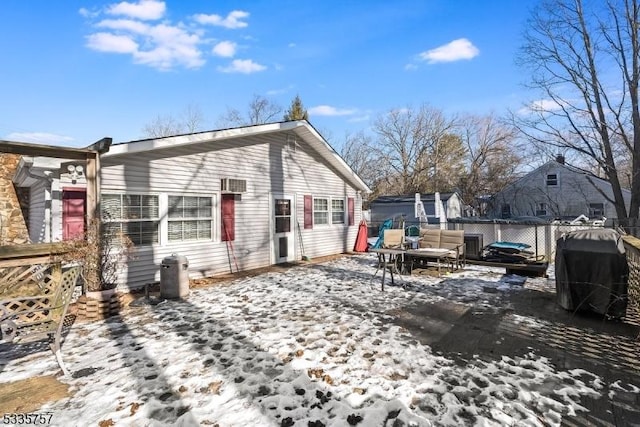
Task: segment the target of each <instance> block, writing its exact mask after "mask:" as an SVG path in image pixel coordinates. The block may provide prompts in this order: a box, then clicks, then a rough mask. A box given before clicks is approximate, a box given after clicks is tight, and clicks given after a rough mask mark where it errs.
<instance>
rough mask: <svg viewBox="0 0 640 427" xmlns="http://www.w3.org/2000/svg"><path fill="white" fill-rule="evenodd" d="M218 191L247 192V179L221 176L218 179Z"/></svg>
mask: <svg viewBox="0 0 640 427" xmlns="http://www.w3.org/2000/svg"><path fill="white" fill-rule="evenodd" d="M220 191H222V192H223V193H234V194H238V193H246V192H247V180H246V179H233V178H222V179H221V180H220Z"/></svg>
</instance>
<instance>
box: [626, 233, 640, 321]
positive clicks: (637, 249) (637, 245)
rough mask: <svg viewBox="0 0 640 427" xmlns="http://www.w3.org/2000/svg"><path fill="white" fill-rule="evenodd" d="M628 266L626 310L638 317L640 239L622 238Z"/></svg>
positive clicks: (639, 311) (639, 305)
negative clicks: (630, 310) (627, 300)
mask: <svg viewBox="0 0 640 427" xmlns="http://www.w3.org/2000/svg"><path fill="white" fill-rule="evenodd" d="M622 240H623V242H624V248H625V250H626V254H627V264H628V265H629V290H628V291H627V293H628V295H629V306H628V309H632V310H635V311H636V314H639V315H640V239H638V238H637V237H633V236H624V237H623V238H622Z"/></svg>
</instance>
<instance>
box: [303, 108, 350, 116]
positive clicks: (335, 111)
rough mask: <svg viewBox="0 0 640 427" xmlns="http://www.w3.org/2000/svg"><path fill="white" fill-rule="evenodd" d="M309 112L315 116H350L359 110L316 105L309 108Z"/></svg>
mask: <svg viewBox="0 0 640 427" xmlns="http://www.w3.org/2000/svg"><path fill="white" fill-rule="evenodd" d="M308 112H309V114H310V115H315V116H350V115H352V114H355V113H356V112H357V110H355V109H346V108H336V107H332V106H330V105H318V106H316V107H311V108H309V110H308Z"/></svg>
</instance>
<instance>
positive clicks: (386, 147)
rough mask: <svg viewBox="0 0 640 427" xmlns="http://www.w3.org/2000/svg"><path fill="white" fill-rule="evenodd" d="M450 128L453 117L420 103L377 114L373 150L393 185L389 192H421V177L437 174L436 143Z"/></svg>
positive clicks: (387, 178)
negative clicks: (375, 140)
mask: <svg viewBox="0 0 640 427" xmlns="http://www.w3.org/2000/svg"><path fill="white" fill-rule="evenodd" d="M454 127H455V120H454V119H450V118H447V117H446V116H445V115H444V113H443V112H442V111H440V110H438V109H435V108H431V107H428V106H426V105H424V104H423V105H421V106H420V107H419V108H418V109H413V108H403V109H393V110H391V111H389V112H388V113H386V114H383V115H380V116H378V118H377V119H376V120H375V121H374V123H373V131H374V132H375V133H376V135H377V137H378V138H377V143H376V145H375V149H374V150H375V155H376V156H377V158H378V163H379V165H380V167H382V168H383V169H384V170H385V171H386V181H387V184H393V186H392V193H395V194H409V193H413V192H419V191H423V187H424V183H425V180H428V178H429V177H433V176H435V174H437V159H438V156H437V153H436V150H437V149H438V147H439V143H441V142H442V141H443V139H444V138H445V136H447V135H448V134H451V133H453V129H454ZM434 160H435V161H436V163H434Z"/></svg>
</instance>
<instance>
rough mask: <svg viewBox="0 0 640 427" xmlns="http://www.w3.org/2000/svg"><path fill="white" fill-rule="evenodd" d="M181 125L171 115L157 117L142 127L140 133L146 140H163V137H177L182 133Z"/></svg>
mask: <svg viewBox="0 0 640 427" xmlns="http://www.w3.org/2000/svg"><path fill="white" fill-rule="evenodd" d="M182 129H183V128H182V124H181V123H179V122H178V121H177V120H176V119H175V118H174V117H173V116H171V115H165V116H163V115H157V116H156V117H155V118H154V119H153V120H151V121H150V122H149V123H147V124H146V125H144V128H142V132H143V134H144V136H145V137H147V138H163V137H165V136H171V135H179V134H181V133H183V132H182Z"/></svg>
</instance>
